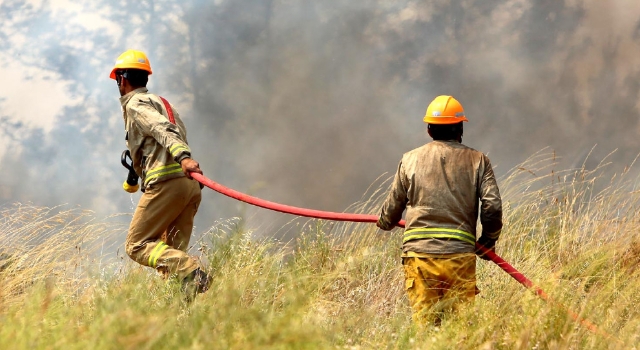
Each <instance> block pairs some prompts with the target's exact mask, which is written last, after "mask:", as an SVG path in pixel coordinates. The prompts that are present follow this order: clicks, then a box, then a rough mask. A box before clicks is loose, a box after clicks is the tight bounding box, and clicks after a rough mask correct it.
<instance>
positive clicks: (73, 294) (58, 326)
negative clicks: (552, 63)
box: [0, 153, 640, 349]
mask: <svg viewBox="0 0 640 350" xmlns="http://www.w3.org/2000/svg"><path fill="white" fill-rule="evenodd" d="M554 166H555V158H554V155H553V154H547V153H540V154H537V155H534V156H533V157H532V158H530V159H529V160H527V161H526V162H525V163H523V164H521V165H519V166H518V167H515V168H514V169H513V170H512V171H510V172H509V174H508V176H507V177H505V178H504V179H502V180H501V181H500V185H501V189H502V192H503V198H504V203H505V228H504V230H503V238H502V239H501V240H500V242H499V244H498V253H499V254H500V255H501V256H503V257H504V258H505V259H506V260H507V261H509V262H510V263H512V264H513V265H514V266H516V267H517V268H518V269H519V270H520V271H522V272H523V273H525V274H526V275H527V276H528V277H529V278H531V279H532V280H533V281H535V282H536V283H537V284H539V285H540V286H541V287H542V288H543V289H544V290H545V291H547V292H548V293H549V294H550V296H551V297H552V298H553V300H555V301H556V303H546V302H544V301H542V300H540V299H539V298H537V297H536V296H535V295H534V294H533V293H531V292H529V291H527V290H525V289H524V288H523V287H522V286H521V285H519V284H517V283H516V282H515V281H514V280H513V279H511V277H509V276H508V275H506V274H505V273H504V272H502V271H501V270H499V269H498V268H497V267H496V266H495V265H493V264H492V263H488V262H484V261H480V262H479V263H478V284H479V287H480V289H481V290H482V293H481V294H480V295H479V296H478V298H477V300H476V303H475V305H473V307H471V308H468V309H467V310H465V311H463V312H461V313H459V314H454V315H448V317H447V318H446V319H445V320H444V321H443V324H442V326H441V327H431V328H428V329H417V328H416V327H414V326H413V325H412V324H411V321H410V314H411V311H410V309H409V307H408V305H407V301H406V296H405V294H404V290H403V285H404V284H403V283H402V279H403V277H402V270H401V266H400V259H399V256H400V246H401V232H400V231H399V230H398V231H395V232H393V233H391V234H388V233H385V232H381V231H378V230H377V229H376V228H375V226H374V225H371V224H353V223H328V222H319V221H315V220H309V221H306V222H304V223H303V224H299V225H298V226H293V227H295V229H296V230H298V231H299V232H300V233H299V235H298V237H297V239H296V240H295V241H291V242H279V241H278V240H276V239H271V238H257V237H254V236H253V234H252V232H251V231H249V230H247V229H245V228H244V225H243V223H242V220H241V219H229V220H222V221H219V222H216V223H214V225H213V226H212V227H211V229H209V230H208V231H207V232H205V233H204V234H203V235H202V238H201V239H200V240H199V241H197V242H193V247H192V253H194V254H199V255H201V256H202V258H203V259H204V260H205V261H208V264H209V265H210V268H211V270H212V271H213V273H214V276H215V280H214V283H213V285H212V288H211V290H210V291H209V292H207V293H206V294H204V295H201V296H199V297H198V298H197V300H196V301H195V302H194V303H193V304H191V305H187V304H185V303H184V302H183V301H182V297H181V294H180V291H179V286H177V285H176V283H173V282H164V281H162V280H161V279H160V278H159V277H158V276H157V275H155V273H154V272H153V271H150V270H149V269H147V268H141V267H138V266H136V265H134V264H132V263H130V262H129V261H128V258H125V259H122V257H121V256H117V258H116V259H113V258H112V259H107V258H106V257H103V255H104V253H103V254H101V253H100V252H101V251H102V252H104V251H105V247H110V245H116V246H117V245H121V244H122V242H120V241H118V239H116V238H115V237H122V235H123V231H124V230H126V228H125V227H122V226H121V225H117V224H114V223H112V222H111V221H110V220H108V219H107V220H96V219H95V218H93V217H92V216H91V215H90V213H86V212H83V211H80V210H64V209H63V208H51V209H48V208H35V207H30V206H20V205H17V206H10V207H5V208H4V209H3V210H2V211H1V212H2V221H1V222H0V232H2V235H3V237H5V239H4V241H3V243H2V245H1V246H2V254H3V256H4V257H5V260H3V261H4V262H3V263H2V266H3V268H2V272H0V290H1V294H0V325H1V327H0V348H3V349H4V348H6V349H25V348H29V349H62V348H64V349H86V348H92V349H158V348H160V349H169V348H179V349H226V348H232V349H280V348H292V349H301V348H302V349H305V348H309V349H315V348H346V349H378V348H389V349H396V348H398V349H414V348H417V349H426V348H428V349H451V348H461V349H477V348H481V349H534V348H535V349H584V348H595V349H621V348H633V347H634V346H635V344H636V343H637V342H638V340H639V339H638V334H640V314H639V311H638V309H637V308H636V305H637V304H638V302H639V301H640V300H639V299H640V296H639V295H640V294H639V293H637V290H638V289H639V287H640V282H638V277H639V274H638V271H637V266H638V263H639V262H640V239H638V238H637V232H638V229H639V220H638V218H637V215H636V214H637V212H638V208H639V206H638V204H639V203H638V195H639V194H638V191H637V189H636V182H637V179H635V178H629V173H628V172H623V173H622V174H618V175H615V176H607V177H605V176H604V174H605V173H606V169H607V165H606V162H603V163H602V164H601V166H599V167H598V168H596V169H591V170H587V169H585V168H580V169H571V170H564V171H556V170H554ZM371 192H372V193H371V194H370V195H368V196H367V197H364V198H363V200H362V201H361V202H360V203H357V204H356V205H354V207H353V208H351V209H350V210H354V211H360V212H367V213H375V212H377V210H378V207H379V205H380V199H381V196H384V186H383V187H382V189H377V190H372V191H371ZM292 225H293V224H292ZM112 250H113V248H111V251H112ZM559 304H562V305H563V306H564V307H566V308H568V309H571V310H573V311H575V312H577V313H579V314H580V316H581V317H583V318H586V319H588V320H590V321H591V322H593V323H594V324H596V325H598V327H599V328H600V330H601V331H602V332H603V333H607V334H609V335H610V337H607V336H603V335H601V334H594V333H593V332H591V331H589V330H588V329H586V328H585V327H583V326H581V325H580V324H578V323H577V322H575V321H574V320H573V319H572V318H570V317H569V316H568V315H567V313H566V312H565V310H564V309H563V307H561V306H560V305H559Z"/></svg>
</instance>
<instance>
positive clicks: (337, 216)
mask: <svg viewBox="0 0 640 350" xmlns="http://www.w3.org/2000/svg"><path fill="white" fill-rule="evenodd" d="M127 160H131V154H130V153H129V151H128V150H127V151H124V152H123V153H122V157H121V163H122V165H123V166H124V167H125V168H127V169H128V170H129V176H128V178H127V180H126V181H125V182H124V184H123V188H124V189H125V191H127V192H131V193H132V192H135V191H137V189H138V176H137V175H136V174H135V170H134V169H133V165H132V164H130V163H129V162H128V161H127ZM190 175H191V177H193V178H194V179H195V180H197V181H198V182H200V183H201V184H202V185H204V186H206V187H208V188H210V189H212V190H214V191H216V192H218V193H220V194H223V195H225V196H227V197H230V198H233V199H236V200H239V201H241V202H245V203H248V204H251V205H254V206H257V207H260V208H264V209H269V210H273V211H277V212H281V213H285V214H292V215H297V216H303V217H308V218H315V219H322V220H331V221H348V222H370V223H375V222H377V221H378V217H377V216H375V215H367V214H352V213H336V212H329V211H322V210H314V209H306V208H299V207H294V206H290V205H284V204H280V203H275V202H271V201H267V200H264V199H261V198H257V197H253V196H250V195H248V194H245V193H242V192H238V191H236V190H233V189H231V188H228V187H225V186H223V185H221V184H219V183H217V182H215V181H213V180H211V179H209V178H207V177H206V176H204V175H201V174H198V173H191V174H190ZM397 226H399V227H404V226H405V221H404V220H401V221H400V222H398V224H397ZM476 249H477V250H478V251H480V252H481V253H482V254H483V255H484V256H486V257H487V258H489V260H491V261H492V262H494V263H495V264H496V265H498V267H499V268H501V269H502V270H503V271H504V272H506V273H507V274H509V276H511V277H513V278H514V279H515V280H516V281H518V282H519V283H520V284H522V285H523V286H524V287H525V288H527V289H529V290H531V291H533V292H534V293H535V294H536V295H538V296H539V297H540V298H541V299H543V300H544V301H546V302H547V303H549V304H553V305H556V306H557V307H559V308H561V309H563V310H564V311H565V312H566V313H567V314H568V315H569V316H570V317H571V318H572V319H573V320H575V321H576V322H578V323H580V324H582V325H583V326H585V327H586V328H587V329H589V330H590V331H592V332H594V333H596V334H600V335H602V336H604V337H606V338H608V339H612V340H615V341H618V342H619V340H618V339H616V338H615V337H613V336H612V335H610V334H608V333H606V332H604V331H602V330H600V329H599V328H598V327H597V326H596V325H594V324H593V323H591V322H589V321H588V320H586V319H584V318H582V317H581V316H580V315H579V314H577V313H575V312H573V311H571V310H570V309H568V308H567V307H565V306H564V305H562V304H560V303H558V302H556V301H554V300H553V299H552V298H551V297H549V295H548V294H547V293H546V292H545V291H544V290H542V288H540V287H539V286H537V285H535V284H534V283H533V282H531V280H530V279H528V278H527V277H526V276H525V275H523V274H522V273H521V272H520V271H518V270H517V269H516V268H515V267H513V266H512V265H511V264H509V263H508V262H506V261H505V260H504V259H503V258H502V257H500V256H499V255H498V254H496V253H495V252H494V251H493V250H490V249H487V248H485V247H484V246H482V245H481V244H479V243H477V242H476Z"/></svg>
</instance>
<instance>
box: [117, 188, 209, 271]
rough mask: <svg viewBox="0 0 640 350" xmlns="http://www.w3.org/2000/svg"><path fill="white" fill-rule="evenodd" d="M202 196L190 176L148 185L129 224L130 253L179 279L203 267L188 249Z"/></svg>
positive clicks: (144, 263)
mask: <svg viewBox="0 0 640 350" xmlns="http://www.w3.org/2000/svg"><path fill="white" fill-rule="evenodd" d="M200 200H201V193H200V186H199V184H198V182H197V181H195V180H191V179H189V178H187V177H179V178H175V179H171V180H167V181H164V182H159V183H155V184H152V185H149V186H147V188H146V189H145V192H144V194H143V195H142V197H141V198H140V202H138V207H137V208H136V211H135V213H134V214H133V219H132V220H131V225H130V226H129V233H128V235H127V240H126V251H127V254H128V255H129V257H131V259H133V260H135V261H136V262H137V263H139V264H142V265H145V266H150V267H153V268H155V269H157V270H158V271H159V272H160V273H161V274H162V275H163V277H165V278H167V277H168V276H170V275H171V274H176V275H177V278H178V279H179V280H182V279H184V278H185V277H186V276H187V275H188V274H189V273H191V272H193V271H194V270H195V269H196V268H198V267H200V265H199V262H198V261H197V260H196V259H195V258H193V257H190V256H189V255H187V253H186V250H187V248H188V246H189V239H190V238H191V231H192V229H193V219H194V217H195V215H196V212H197V211H198V206H199V205H200Z"/></svg>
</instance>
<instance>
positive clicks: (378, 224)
mask: <svg viewBox="0 0 640 350" xmlns="http://www.w3.org/2000/svg"><path fill="white" fill-rule="evenodd" d="M376 226H378V228H379V229H381V230H384V231H391V230H392V229H393V226H391V227H387V225H385V224H384V222H383V221H382V218H379V219H378V221H377V222H376Z"/></svg>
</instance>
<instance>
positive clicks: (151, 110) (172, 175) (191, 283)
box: [110, 50, 211, 299]
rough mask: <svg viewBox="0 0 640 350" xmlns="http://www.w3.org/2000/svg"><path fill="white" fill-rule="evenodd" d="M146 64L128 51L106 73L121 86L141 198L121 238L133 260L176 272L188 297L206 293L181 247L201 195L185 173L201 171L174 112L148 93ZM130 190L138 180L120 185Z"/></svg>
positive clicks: (204, 281) (201, 275)
mask: <svg viewBox="0 0 640 350" xmlns="http://www.w3.org/2000/svg"><path fill="white" fill-rule="evenodd" d="M151 73H152V72H151V65H150V64H149V60H148V59H147V56H146V55H145V54H144V53H143V52H141V51H136V50H128V51H125V52H124V53H123V54H121V55H120V56H119V57H118V59H117V60H116V64H115V67H114V68H113V70H112V71H111V74H110V78H111V79H114V80H115V81H116V82H117V84H118V89H119V90H120V96H121V97H120V103H121V105H122V111H123V117H124V126H125V131H126V137H125V140H126V144H127V148H128V151H129V153H130V157H131V161H132V169H133V170H134V171H135V173H136V174H133V175H134V177H135V175H137V176H139V177H140V181H141V187H142V191H143V192H144V193H143V194H142V197H141V198H140V201H139V202H138V206H137V207H136V210H135V212H134V214H133V219H132V221H131V225H130V226H129V232H128V234H127V239H126V243H125V248H126V249H125V250H126V252H127V255H129V257H130V258H131V259H133V260H134V261H136V262H137V263H139V264H141V265H144V266H149V267H152V268H154V269H156V270H157V271H159V272H160V273H161V274H162V276H163V277H164V278H168V277H170V276H175V277H177V278H178V280H179V281H181V283H182V288H183V291H184V292H185V293H186V295H187V298H188V299H192V298H193V297H195V295H196V293H203V292H205V291H206V290H207V289H208V288H209V285H210V283H211V278H210V276H209V275H208V274H207V273H206V272H205V271H204V268H203V266H202V265H201V264H200V262H199V261H198V260H197V259H195V258H194V257H191V256H189V255H188V254H187V253H186V250H187V248H188V246H189V240H190V238H191V231H192V229H193V220H194V217H195V215H196V212H197V210H198V206H199V204H200V200H201V193H200V191H201V187H200V185H199V183H198V182H197V181H196V180H194V179H192V178H191V175H190V173H191V172H195V173H198V174H202V170H200V165H199V164H198V162H197V161H195V160H194V159H192V158H191V149H190V148H189V146H188V144H187V130H186V128H185V126H184V124H183V122H182V120H181V119H180V116H179V115H178V112H177V111H176V110H175V109H174V108H173V107H172V106H171V105H170V104H169V102H167V100H165V99H164V98H162V97H160V96H158V95H154V94H151V93H149V92H148V90H147V88H146V86H147V81H148V77H149V75H151ZM123 186H124V188H125V190H127V191H128V192H135V191H136V190H137V188H138V185H137V184H136V185H135V186H131V185H130V184H128V183H127V182H125V184H124V185H123Z"/></svg>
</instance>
